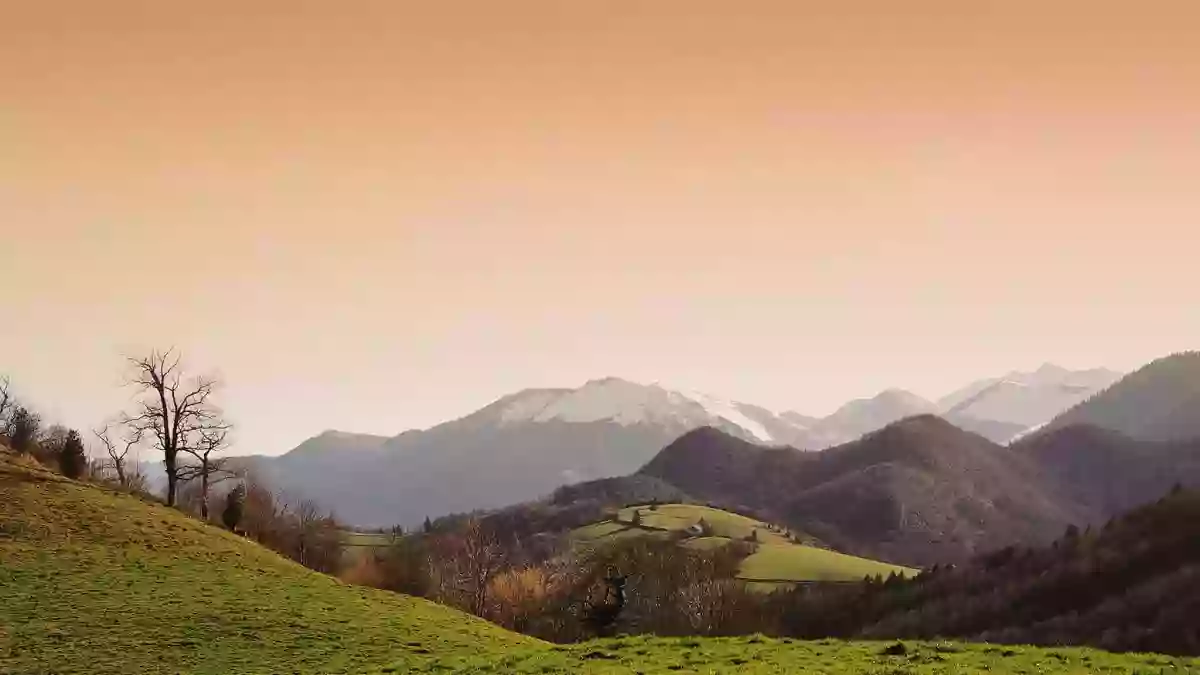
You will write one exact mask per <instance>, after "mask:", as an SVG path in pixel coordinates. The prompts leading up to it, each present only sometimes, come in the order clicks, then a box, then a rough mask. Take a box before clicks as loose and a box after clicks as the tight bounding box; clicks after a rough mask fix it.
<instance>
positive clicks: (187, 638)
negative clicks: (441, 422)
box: [0, 449, 539, 673]
mask: <svg viewBox="0 0 1200 675" xmlns="http://www.w3.org/2000/svg"><path fill="white" fill-rule="evenodd" d="M0 588H2V589H3V602H0V672H5V673H42V672H46V673H49V672H62V673H66V672H88V673H179V672H195V673H233V672H237V673H266V672H302V673H318V672H319V673H350V672H353V673H358V672H363V671H364V670H367V669H369V668H374V667H377V666H379V665H381V664H385V663H400V664H404V665H405V667H407V668H414V669H415V668H418V667H422V666H423V665H424V664H428V663H431V662H432V661H434V659H435V656H434V655H435V654H448V653H455V652H459V653H476V652H478V653H483V654H491V655H495V656H499V655H500V654H502V653H503V652H505V651H506V650H508V649H511V648H515V647H519V646H521V645H536V644H539V643H538V642H537V641H535V640H531V639H528V638H524V637H522V636H519V635H515V634H512V633H508V632H507V631H504V630H502V629H500V628H498V627H496V626H493V625H491V624H488V623H486V622H484V621H482V620H479V619H476V618H475V617H472V616H467V615H465V614H462V613H460V612H457V611H455V610H451V609H448V608H446V607H442V606H440V605H435V604H433V603H431V602H427V601H425V600H420V599H415V598H409V597H406V596H401V595H396V594H392V593H387V592H384V591H376V590H369V589H364V588H358V587H352V586H346V585H344V584H342V583H340V582H338V581H337V580H335V579H333V578H331V577H327V576H325V575H322V574H317V573H315V572H311V571H309V570H306V569H304V568H302V567H300V566H299V565H296V564H294V563H292V562H291V561H288V560H286V559H284V558H282V557H280V556H278V555H276V554H275V553H273V552H271V551H269V550H267V549H265V548H262V547H260V546H258V545H257V544H254V543H252V542H249V541H247V540H245V539H242V538H241V537H238V536H235V535H233V534H230V533H228V532H225V531H222V530H218V529H216V528H213V527H210V526H208V525H204V524H203V523H201V522H199V521H197V520H194V519H192V518H189V517H187V516H185V515H183V514H182V513H180V512H178V511H176V510H174V509H168V508H166V507H164V506H162V505H160V504H156V503H149V502H145V501H142V500H140V499H137V498H135V497H132V496H129V495H126V494H122V493H118V492H115V491H112V490H108V489H105V488H100V487H95V486H90V485H84V484H80V483H76V482H74V481H69V480H66V479H64V478H62V477H61V476H57V475H55V474H51V473H49V472H47V471H45V470H43V469H40V468H39V467H37V466H34V465H30V464H27V463H23V462H22V461H21V460H20V459H19V458H16V457H14V456H13V455H12V454H10V453H8V452H7V451H5V450H3V449H0Z"/></svg>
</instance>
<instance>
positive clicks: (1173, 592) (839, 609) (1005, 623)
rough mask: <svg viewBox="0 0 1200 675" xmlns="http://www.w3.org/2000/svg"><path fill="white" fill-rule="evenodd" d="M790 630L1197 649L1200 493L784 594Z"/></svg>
mask: <svg viewBox="0 0 1200 675" xmlns="http://www.w3.org/2000/svg"><path fill="white" fill-rule="evenodd" d="M779 600H780V602H782V603H783V604H784V606H785V607H786V609H785V610H784V611H785V613H786V615H787V618H786V619H785V624H786V626H787V628H786V630H787V631H788V632H789V633H791V634H793V635H800V636H817V635H822V636H824V635H837V636H844V637H850V636H858V637H872V638H884V637H887V638H895V637H910V638H916V637H932V636H953V637H958V638H966V639H972V640H986V641H994V642H1002V643H1010V644H1011V643H1018V644H1019V643H1035V644H1085V643H1086V644H1092V645H1099V646H1102V647H1104V648H1107V649H1114V650H1123V651H1126V650H1127V651H1155V652H1167V653H1174V654H1196V653H1200V622H1197V621H1196V617H1197V616H1200V492H1197V491H1187V490H1178V491H1175V492H1174V493H1173V494H1171V495H1169V496H1167V497H1164V498H1162V499H1160V500H1158V501H1157V502H1155V503H1153V504H1151V505H1149V506H1144V507H1142V508H1140V509H1137V510H1135V511H1133V512H1131V513H1129V514H1128V515H1125V516H1123V517H1121V518H1118V519H1115V520H1114V521H1112V522H1110V523H1108V524H1107V525H1106V526H1105V527H1104V528H1102V529H1096V530H1091V529H1089V530H1086V531H1080V530H1078V529H1076V528H1072V529H1070V530H1069V531H1067V533H1066V534H1065V535H1064V536H1063V537H1062V538H1060V539H1058V540H1057V541H1056V542H1055V543H1054V545H1053V546H1049V547H1044V548H1034V549H1030V548H1023V547H1010V548H1006V549H1002V550H1000V551H997V552H995V553H992V554H990V555H987V556H984V557H981V558H978V559H976V560H973V561H972V562H971V563H970V564H966V565H961V566H958V567H956V568H953V569H949V568H943V569H939V570H933V571H929V572H926V573H924V574H922V575H920V576H919V577H917V578H916V579H914V580H911V581H905V580H903V579H895V580H891V581H889V582H888V583H887V584H875V585H869V586H866V587H862V588H857V589H850V590H847V589H821V590H819V591H813V592H811V593H808V592H797V593H792V594H789V595H788V596H787V597H781V598H779Z"/></svg>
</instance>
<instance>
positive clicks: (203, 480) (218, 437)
mask: <svg viewBox="0 0 1200 675" xmlns="http://www.w3.org/2000/svg"><path fill="white" fill-rule="evenodd" d="M229 430H230V426H229V425H228V424H226V423H224V422H211V421H210V423H209V424H207V425H206V426H201V427H199V428H198V429H197V438H196V439H194V442H195V445H194V446H192V445H185V446H183V447H181V448H180V450H181V451H183V452H185V453H187V454H189V455H191V456H192V457H193V458H194V459H195V460H196V462H197V463H196V464H183V465H181V466H180V467H179V472H178V475H179V479H180V480H184V481H191V480H195V479H197V478H199V479H200V517H201V518H203V519H204V520H208V491H209V488H210V487H211V486H213V485H215V484H217V483H220V482H221V481H224V480H227V479H229V478H233V477H234V476H235V474H234V472H233V471H230V470H229V469H227V468H226V466H225V465H226V461H225V458H222V457H213V456H212V455H213V453H217V452H220V451H222V450H224V449H225V448H226V447H228V438H229Z"/></svg>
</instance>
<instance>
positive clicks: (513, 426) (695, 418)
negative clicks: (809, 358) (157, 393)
mask: <svg viewBox="0 0 1200 675" xmlns="http://www.w3.org/2000/svg"><path fill="white" fill-rule="evenodd" d="M702 426H711V427H714V428H719V429H721V430H723V431H725V432H727V433H729V434H731V435H733V436H735V437H738V438H745V439H748V440H754V441H756V442H760V443H768V444H779V445H788V444H792V445H808V444H809V441H808V435H807V434H808V432H807V430H806V429H805V427H804V426H803V425H802V424H798V423H796V422H794V421H791V420H789V419H787V418H785V417H783V416H779V415H776V414H774V413H772V412H770V411H768V410H766V409H765V408H761V407H759V406H753V405H748V404H744V403H738V402H734V401H726V400H723V399H719V398H716V397H713V396H708V395H704V394H697V393H691V392H689V393H685V392H682V391H677V390H672V389H666V388H664V387H662V386H659V385H642V384H637V383H634V382H630V381H628V380H623V379H620V378H615V377H609V378H603V379H596V380H591V381H589V382H587V383H585V384H584V385H582V386H580V387H578V388H575V389H527V390H524V391H520V392H517V393H515V394H510V395H508V396H504V397H501V398H500V399H498V400H497V401H495V402H493V403H492V404H490V405H488V406H485V407H484V408H481V409H480V410H477V411H475V412H474V413H471V414H470V415H467V416H465V417H462V418H459V419H456V420H452V421H450V422H446V423H444V424H440V425H438V426H435V427H432V428H430V429H426V430H419V431H408V432H405V433H402V434H400V435H398V436H395V437H392V438H387V439H380V437H377V436H367V435H360V434H343V433H342V432H325V433H323V434H321V435H319V436H317V437H314V438H312V439H309V440H308V441H305V442H304V443H302V444H301V445H300V446H298V447H297V448H296V449H294V450H292V451H291V452H288V453H286V454H284V455H282V456H279V457H261V456H260V457H254V458H246V459H245V460H243V461H246V462H247V463H248V464H249V465H250V467H251V470H253V471H254V472H256V473H257V474H259V475H260V476H262V477H263V478H265V479H266V480H267V481H268V482H270V483H271V484H272V485H275V486H277V487H279V488H281V489H284V490H286V491H289V492H292V493H295V494H298V495H303V496H305V497H307V498H310V499H314V500H316V501H317V502H319V503H321V504H322V505H323V506H325V507H327V508H331V509H332V510H333V511H334V512H335V513H336V514H337V515H338V516H339V517H340V518H342V519H344V520H345V521H346V522H350V523H353V524H355V525H367V526H384V525H389V524H393V523H399V524H403V525H406V526H412V525H416V524H419V523H420V522H421V521H422V520H423V519H424V518H425V517H426V516H432V517H437V516H440V515H444V514H448V513H456V512H464V511H471V510H476V509H493V508H498V507H502V506H507V505H509V504H514V503H518V502H523V501H528V500H530V499H535V498H538V497H541V496H544V495H548V494H550V493H551V492H552V491H554V490H555V489H556V488H558V487H560V486H562V485H565V484H570V483H578V482H581V481H587V480H593V479H598V478H605V477H610V476H621V475H625V474H629V473H632V472H634V471H636V470H637V469H638V468H639V467H641V466H642V465H643V464H645V463H646V462H647V461H648V460H649V459H650V458H651V457H653V456H654V455H655V454H656V453H657V452H658V451H659V450H661V449H662V447H663V446H665V445H667V444H668V443H670V442H671V441H673V440H674V439H676V438H678V437H679V436H680V435H682V434H684V433H686V432H688V431H690V430H691V429H694V428H697V427H702Z"/></svg>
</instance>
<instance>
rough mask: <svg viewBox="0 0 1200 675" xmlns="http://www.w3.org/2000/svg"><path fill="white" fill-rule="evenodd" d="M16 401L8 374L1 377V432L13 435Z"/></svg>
mask: <svg viewBox="0 0 1200 675" xmlns="http://www.w3.org/2000/svg"><path fill="white" fill-rule="evenodd" d="M16 403H17V402H16V398H15V397H14V396H13V394H12V387H11V382H9V379H8V376H7V375H5V376H4V377H0V434H3V435H5V436H11V435H12V428H11V424H12V412H13V408H15V407H16Z"/></svg>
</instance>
